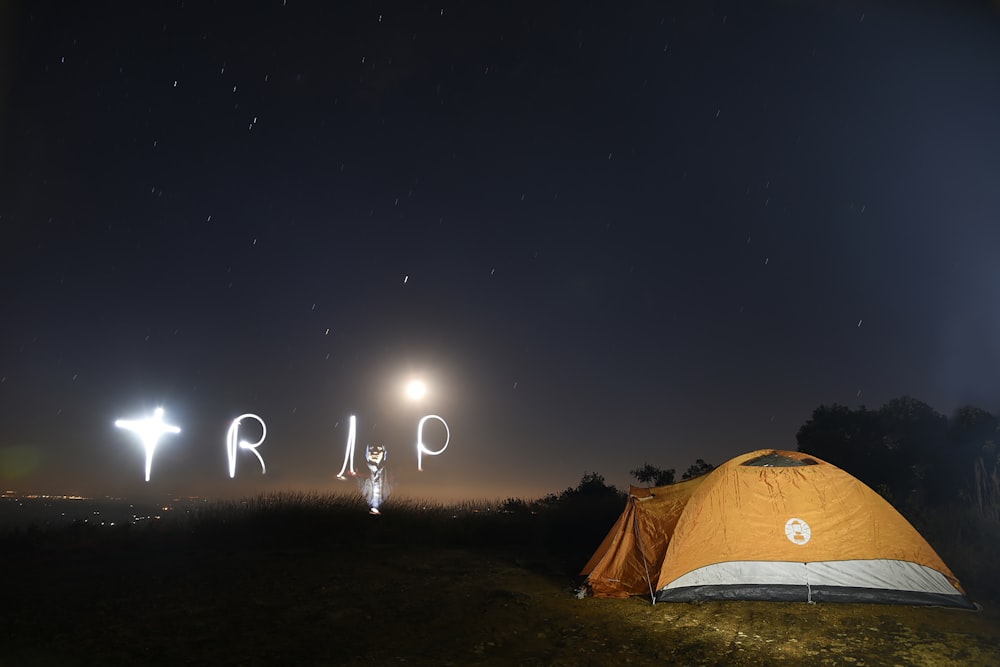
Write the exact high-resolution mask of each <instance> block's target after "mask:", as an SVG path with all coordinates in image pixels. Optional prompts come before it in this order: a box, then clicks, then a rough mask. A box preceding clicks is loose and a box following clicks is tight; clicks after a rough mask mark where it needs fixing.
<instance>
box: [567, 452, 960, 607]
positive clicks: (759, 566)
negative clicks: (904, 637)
mask: <svg viewBox="0 0 1000 667" xmlns="http://www.w3.org/2000/svg"><path fill="white" fill-rule="evenodd" d="M582 574H584V575H586V576H587V583H588V585H589V587H590V589H591V591H592V592H593V594H594V595H595V596H597V597H627V596H629V595H640V594H648V595H650V596H651V597H652V598H653V601H654V602H673V601H678V602H680V601H685V602H686V601H691V600H720V599H721V600H788V601H797V600H798V601H809V602H835V601H843V602H884V603H896V604H934V605H948V606H956V607H964V608H973V605H972V604H971V603H970V602H969V601H968V600H967V599H966V597H965V594H964V591H963V590H962V588H961V586H960V585H959V582H958V580H957V579H956V578H955V576H954V575H953V574H952V572H951V570H949V569H948V566H947V565H945V564H944V562H943V561H942V560H941V558H940V557H939V556H938V555H937V553H935V551H934V550H933V549H932V548H931V546H930V545H929V544H927V541H926V540H924V538H923V537H921V535H920V534H919V533H918V532H917V531H916V529H915V528H913V526H911V525H910V524H909V522H907V521H906V519H904V518H903V516H902V515H901V514H900V513H899V512H897V511H896V510H895V509H894V508H893V507H892V505H890V504H889V503H888V502H886V501H885V500H884V499H883V498H882V497H881V496H879V495H878V494H877V493H875V492H874V491H872V490H871V489H870V488H868V487H867V486H865V485H864V484H862V483H861V482H860V481H858V480H857V479H855V478H854V477H852V476H851V475H849V474H848V473H846V472H844V471H843V470H841V469H840V468H837V467H836V466H834V465H831V464H829V463H826V462H825V461H821V460H819V459H817V458H815V457H810V456H808V455H807V454H803V453H801V452H791V451H781V450H773V449H767V450H758V451H755V452H750V453H748V454H743V455H742V456H737V457H736V458H734V459H732V460H730V461H728V462H727V463H725V464H723V465H721V466H719V467H718V468H716V469H715V470H713V471H712V472H710V473H708V474H707V475H703V476H701V477H697V478H695V479H691V480H687V481H684V482H680V483H679V484H672V485H669V486H659V487H653V488H649V489H647V488H640V487H632V488H631V490H630V493H629V499H628V504H627V505H626V507H625V511H624V512H623V513H622V515H621V516H620V517H619V518H618V521H617V522H615V525H614V527H613V528H612V529H611V532H610V533H608V536H607V537H606V538H604V541H603V542H601V545H600V546H599V547H598V549H597V551H596V553H594V556H593V557H592V558H591V559H590V561H589V562H588V563H587V565H586V566H585V567H584V569H583V572H582Z"/></svg>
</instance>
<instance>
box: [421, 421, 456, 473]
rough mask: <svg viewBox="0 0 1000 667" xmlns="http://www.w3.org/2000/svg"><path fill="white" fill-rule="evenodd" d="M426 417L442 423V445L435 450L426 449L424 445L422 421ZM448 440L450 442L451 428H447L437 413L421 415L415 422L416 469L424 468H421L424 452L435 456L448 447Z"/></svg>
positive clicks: (446, 424) (446, 423)
mask: <svg viewBox="0 0 1000 667" xmlns="http://www.w3.org/2000/svg"><path fill="white" fill-rule="evenodd" d="M428 419H437V420H438V421H439V422H441V423H442V424H444V432H445V438H444V446H443V447H441V449H439V450H437V451H434V450H431V449H427V446H426V445H424V422H426V421H427V420H428ZM449 442H451V429H450V428H448V422H446V421H445V420H444V419H442V418H441V417H438V416H437V415H427V416H425V417H423V418H422V419H421V420H420V422H419V423H418V424H417V470H423V469H424V468H423V456H424V454H427V455H428V456H437V455H438V454H441V453H443V452H444V450H446V449H448V443H449Z"/></svg>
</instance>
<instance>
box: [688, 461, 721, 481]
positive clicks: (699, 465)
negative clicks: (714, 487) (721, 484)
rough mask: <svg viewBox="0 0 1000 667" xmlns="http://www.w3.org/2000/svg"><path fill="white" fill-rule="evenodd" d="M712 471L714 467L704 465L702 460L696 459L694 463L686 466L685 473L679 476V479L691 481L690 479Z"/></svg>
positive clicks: (707, 464)
mask: <svg viewBox="0 0 1000 667" xmlns="http://www.w3.org/2000/svg"><path fill="white" fill-rule="evenodd" d="M713 470H715V466H714V465H712V464H711V463H705V460H704V459H696V460H695V462H694V463H692V464H691V465H690V466H688V469H687V472H685V473H684V474H683V475H681V479H691V478H692V477H698V476H699V475H704V474H705V473H709V472H712V471H713Z"/></svg>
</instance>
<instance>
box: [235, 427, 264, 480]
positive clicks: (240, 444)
mask: <svg viewBox="0 0 1000 667" xmlns="http://www.w3.org/2000/svg"><path fill="white" fill-rule="evenodd" d="M244 419H256V420H257V421H258V422H260V429H261V433H260V440H258V441H257V442H255V443H253V444H251V443H249V442H247V441H246V440H240V439H239V431H240V423H241V422H242V421H243V420H244ZM265 437H267V426H265V425H264V420H263V419H261V418H260V417H258V416H257V415H255V414H251V413H249V412H248V413H246V414H243V415H240V416H239V417H237V418H236V419H234V420H233V423H232V424H231V425H230V426H229V432H228V433H227V434H226V453H227V454H228V455H229V478H230V479H232V478H234V477H236V451H237V449H246V450H249V451H250V453H251V454H253V455H254V456H256V457H257V460H258V461H260V472H261V474H267V468H265V467H264V458H263V457H262V456H261V455H260V452H258V451H257V448H258V447H260V445H261V444H262V443H263V442H264V438H265Z"/></svg>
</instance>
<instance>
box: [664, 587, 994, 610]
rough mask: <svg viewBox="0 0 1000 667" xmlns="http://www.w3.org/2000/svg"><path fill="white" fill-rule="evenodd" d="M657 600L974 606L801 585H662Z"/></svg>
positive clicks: (955, 598) (949, 598)
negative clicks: (675, 586) (673, 586)
mask: <svg viewBox="0 0 1000 667" xmlns="http://www.w3.org/2000/svg"><path fill="white" fill-rule="evenodd" d="M655 599H656V602H710V601H716V600H760V601H771V602H855V603H867V604H904V605H926V606H938V607H957V608H959V609H970V610H971V609H977V607H976V605H974V604H972V603H971V602H969V600H968V599H966V597H965V596H964V595H960V594H959V593H958V592H957V591H956V593H955V595H946V594H944V593H929V592H923V591H893V590H886V589H881V588H855V587H849V586H801V585H790V584H726V585H720V584H715V585H710V586H708V585H706V586H682V587H680V588H661V589H660V590H658V591H657V592H656V598H655Z"/></svg>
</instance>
